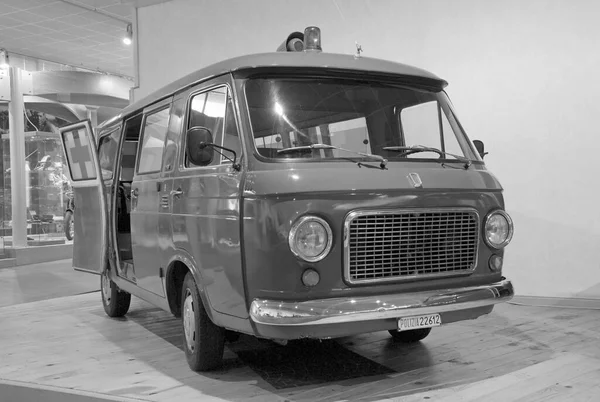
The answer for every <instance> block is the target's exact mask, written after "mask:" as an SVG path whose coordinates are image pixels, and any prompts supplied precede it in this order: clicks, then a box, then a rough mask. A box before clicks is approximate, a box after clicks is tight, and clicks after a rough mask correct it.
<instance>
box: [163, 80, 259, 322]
mask: <svg viewBox="0 0 600 402" xmlns="http://www.w3.org/2000/svg"><path fill="white" fill-rule="evenodd" d="M224 83H230V82H229V76H223V77H218V78H215V79H213V80H210V81H207V82H205V83H202V84H200V85H198V86H196V87H194V88H191V89H190V90H188V91H185V92H183V93H182V94H181V95H182V96H183V97H184V99H186V106H185V107H184V111H183V114H182V116H183V119H184V123H183V127H186V126H187V124H186V123H185V121H186V120H185V119H186V117H185V116H186V109H187V108H188V107H189V105H187V103H189V100H188V99H189V97H190V95H192V94H196V93H199V91H200V92H201V91H202V90H203V89H205V88H211V87H214V86H215V85H218V84H224ZM184 139H185V129H182V131H181V135H180V140H178V141H177V143H178V144H179V150H178V155H177V159H176V162H175V163H174V165H175V167H174V172H173V181H172V184H170V186H171V188H172V190H173V191H175V192H176V194H171V196H170V199H169V202H170V203H171V205H172V218H171V231H172V241H173V252H174V253H175V254H176V253H177V252H178V250H185V252H186V253H187V254H189V255H190V256H191V257H192V258H193V262H194V264H195V265H196V267H197V268H198V272H199V275H200V278H197V279H198V280H199V281H200V282H201V283H199V284H198V285H199V288H200V289H201V291H204V292H205V295H206V296H207V299H208V301H209V302H210V305H211V307H212V308H213V309H214V310H215V311H217V312H219V313H222V314H227V315H230V316H234V317H238V318H243V319H246V318H248V309H247V305H246V299H245V291H244V276H243V271H242V254H241V239H240V226H241V222H240V202H239V200H240V183H241V180H242V178H243V174H244V173H243V171H242V172H238V171H235V170H234V169H232V167H231V165H230V164H222V165H211V166H206V167H194V168H185V167H184V163H183V161H184V156H185V150H184V146H183V145H182V144H184V143H185V141H184ZM217 155H218V154H217Z"/></svg>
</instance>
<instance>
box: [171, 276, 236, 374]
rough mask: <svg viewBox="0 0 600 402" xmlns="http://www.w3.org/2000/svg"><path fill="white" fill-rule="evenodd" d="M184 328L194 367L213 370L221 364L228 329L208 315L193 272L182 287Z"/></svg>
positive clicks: (182, 330)
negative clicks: (221, 326)
mask: <svg viewBox="0 0 600 402" xmlns="http://www.w3.org/2000/svg"><path fill="white" fill-rule="evenodd" d="M181 332H182V338H183V349H184V350H185V357H186V359H187V362H188V365H189V366H190V368H191V369H192V370H193V371H210V370H214V369H216V368H218V367H220V366H221V364H222V363H223V351H224V348H225V330H224V329H223V328H220V327H218V326H216V325H215V324H214V323H213V322H212V321H211V320H210V318H209V317H208V314H207V313H206V309H205V308H204V304H203V303H202V299H201V298H200V293H199V292H198V287H197V285H196V281H194V277H193V276H192V274H191V273H190V272H188V273H187V274H186V276H185V279H184V280H183V288H182V289H181Z"/></svg>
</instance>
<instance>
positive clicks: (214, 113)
mask: <svg viewBox="0 0 600 402" xmlns="http://www.w3.org/2000/svg"><path fill="white" fill-rule="evenodd" d="M227 92H228V91H227V87H225V86H223V87H218V88H214V89H211V90H209V91H206V92H202V93H200V94H197V95H194V96H193V97H192V101H191V103H190V110H189V111H188V124H187V128H188V129H190V128H192V127H205V128H207V129H209V130H210V132H211V133H212V136H213V142H214V143H215V144H217V145H218V144H222V142H223V126H224V124H225V110H226V107H227ZM219 152H223V151H222V150H220V149H216V150H215V155H216V157H215V158H214V159H213V161H212V163H211V165H218V164H219V163H221V158H220V157H219V156H220V155H219ZM185 167H196V165H194V164H193V163H192V162H190V161H189V160H188V158H187V155H186V158H185Z"/></svg>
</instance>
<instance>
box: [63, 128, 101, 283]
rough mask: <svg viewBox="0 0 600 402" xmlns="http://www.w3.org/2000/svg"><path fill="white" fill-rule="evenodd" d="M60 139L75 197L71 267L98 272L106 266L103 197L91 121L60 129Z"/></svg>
mask: <svg viewBox="0 0 600 402" xmlns="http://www.w3.org/2000/svg"><path fill="white" fill-rule="evenodd" d="M60 141H61V143H62V145H63V148H64V150H65V156H66V159H67V166H68V170H69V175H70V177H71V183H72V186H73V195H74V197H75V211H74V214H73V216H74V231H75V238H74V240H73V268H74V269H76V270H78V271H85V272H90V273H94V274H100V273H102V270H103V269H104V267H105V266H106V265H105V264H106V247H107V238H108V237H107V219H106V197H105V195H104V185H103V183H102V175H101V174H100V172H101V170H100V163H99V161H98V153H97V147H96V139H95V138H94V132H93V130H92V126H91V124H90V122H89V121H88V120H84V121H80V122H77V123H74V124H71V125H69V126H66V127H63V128H61V129H60Z"/></svg>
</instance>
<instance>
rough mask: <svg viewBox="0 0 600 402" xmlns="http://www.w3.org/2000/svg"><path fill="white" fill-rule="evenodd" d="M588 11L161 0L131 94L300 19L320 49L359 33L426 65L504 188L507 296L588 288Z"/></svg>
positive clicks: (597, 168)
mask: <svg viewBox="0 0 600 402" xmlns="http://www.w3.org/2000/svg"><path fill="white" fill-rule="evenodd" d="M311 6H312V8H313V9H311V8H310V7H311ZM598 15H600V2H595V1H593V0H589V1H586V0H578V1H568V0H562V1H557V0H528V1H520V0H504V1H501V2H494V1H481V0H436V1H434V0H425V1H423V0H377V1H368V0H343V1H342V0H337V1H333V0H319V1H316V0H313V1H296V2H293V1H289V0H251V1H248V0H212V1H208V0H172V1H171V2H168V3H164V4H159V5H155V6H150V7H145V8H141V9H140V10H139V52H140V55H139V57H140V58H139V61H140V66H139V67H140V69H139V70H140V71H139V78H140V88H139V89H138V91H137V93H136V98H138V99H139V97H141V96H143V95H146V94H148V93H149V92H151V91H153V90H154V89H156V88H158V87H160V86H161V85H164V84H166V83H168V82H169V81H171V80H173V79H175V78H178V77H180V76H182V75H184V74H187V73H189V72H191V71H193V70H196V69H198V68H200V67H202V66H205V65H207V64H210V63H213V62H216V61H219V60H221V59H223V58H228V57H235V56H239V55H242V54H248V53H254V52H264V51H271V50H274V49H275V48H276V47H277V46H278V45H279V44H280V43H281V42H282V41H283V39H284V38H285V36H286V35H287V34H288V33H289V32H291V31H295V30H298V31H302V30H303V29H304V27H306V26H308V25H317V26H319V27H320V28H321V31H322V38H323V48H324V51H329V52H336V53H354V51H355V44H354V43H355V41H359V43H360V44H361V45H362V48H363V51H364V52H363V55H365V56H372V57H381V58H387V59H391V60H395V61H400V62H403V63H407V64H413V65H416V66H419V67H422V68H425V69H428V70H430V71H432V72H434V73H436V74H438V75H440V76H441V77H443V78H445V79H446V80H448V81H449V82H450V86H449V87H448V93H449V95H450V97H451V99H452V100H453V103H454V104H455V106H456V107H457V109H458V112H459V115H460V118H461V121H462V123H463V125H464V126H465V128H466V130H467V131H468V133H469V135H470V136H471V138H473V139H481V140H483V141H484V142H485V143H486V146H487V148H488V149H487V150H488V151H489V152H490V154H489V155H488V156H487V157H486V162H487V165H488V167H489V168H490V169H491V170H492V171H493V172H494V173H495V174H496V175H497V176H498V177H499V179H500V180H501V182H502V183H503V185H504V187H505V190H506V191H505V196H506V200H507V209H508V211H509V213H511V214H512V216H513V218H514V220H515V225H516V233H515V236H514V240H513V243H512V244H511V245H510V246H509V248H508V250H507V257H506V265H505V273H506V275H507V276H509V277H510V278H511V279H513V280H514V283H515V287H516V290H517V293H519V294H521V295H544V296H579V297H583V296H587V297H594V298H600V208H599V205H598V199H599V198H600V190H599V185H600V180H599V179H598V177H599V176H600V162H597V159H598V158H597V156H596V153H597V152H598V151H599V150H600V149H599V147H600V132H599V131H600V130H598V126H597V124H596V120H595V117H599V116H600V107H599V105H600V102H599V94H600V79H599V78H598V74H599V73H600V51H598V44H599V43H600V29H598V27H597V16H598Z"/></svg>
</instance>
